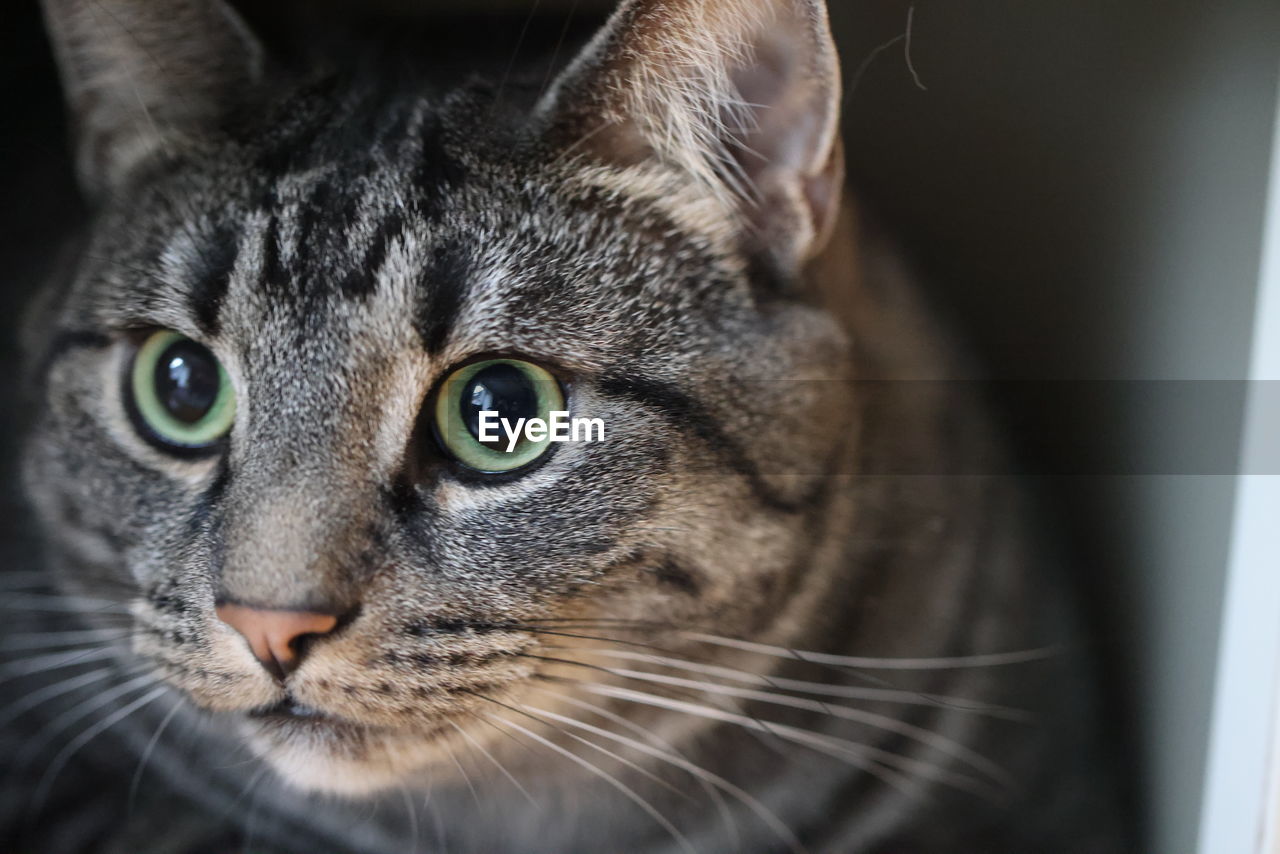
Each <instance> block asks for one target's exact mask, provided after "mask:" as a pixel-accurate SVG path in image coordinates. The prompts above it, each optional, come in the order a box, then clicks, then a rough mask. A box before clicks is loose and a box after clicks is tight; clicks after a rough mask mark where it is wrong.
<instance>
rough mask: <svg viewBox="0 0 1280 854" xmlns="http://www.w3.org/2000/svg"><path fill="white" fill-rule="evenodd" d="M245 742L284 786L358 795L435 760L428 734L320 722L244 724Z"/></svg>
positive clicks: (436, 750) (389, 785) (399, 782)
mask: <svg viewBox="0 0 1280 854" xmlns="http://www.w3.org/2000/svg"><path fill="white" fill-rule="evenodd" d="M246 730H247V731H246V733H245V735H246V737H247V740H248V743H249V746H250V747H251V748H252V749H253V751H254V753H256V754H257V755H258V756H259V757H260V758H262V759H263V760H264V761H266V762H267V764H268V765H270V766H271V767H272V768H273V769H274V770H275V772H276V773H277V774H278V775H279V776H280V777H281V778H282V779H283V780H284V781H285V782H286V783H288V784H289V785H292V786H294V787H296V788H298V789H301V790H304V791H308V792H318V793H324V794H330V795H340V796H346V797H352V798H358V797H363V796H368V795H372V794H375V793H377V792H380V791H383V790H386V789H393V788H397V787H400V786H403V785H404V784H405V783H406V782H407V781H409V780H411V779H412V778H413V777H415V776H416V775H417V774H419V773H420V772H421V771H422V770H423V769H424V768H426V767H427V766H429V765H432V764H434V763H435V762H436V761H438V760H439V758H440V746H439V745H438V744H437V743H436V739H435V738H434V737H432V735H430V734H423V733H419V732H412V733H411V732H408V731H405V730H392V729H384V728H374V727H362V726H358V725H355V724H345V723H331V722H327V721H323V720H316V721H305V720H304V721H297V722H287V723H282V722H279V721H262V720H252V719H251V720H249V721H247V722H246Z"/></svg>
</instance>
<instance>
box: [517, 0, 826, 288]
mask: <svg viewBox="0 0 1280 854" xmlns="http://www.w3.org/2000/svg"><path fill="white" fill-rule="evenodd" d="M839 104H840V70H839V61H838V59H837V56H836V49H835V45H834V43H833V41H832V38H831V31H830V26H829V23H828V20H827V10H826V4H825V2H824V0H627V2H624V3H623V4H622V6H621V8H619V9H618V10H617V12H616V13H615V14H614V15H613V17H612V18H611V19H610V21H609V23H608V24H607V25H606V27H605V28H604V30H603V31H602V32H600V33H599V34H598V35H597V36H596V38H595V39H594V40H593V41H592V42H591V43H590V44H589V45H588V46H587V48H586V49H585V51H584V52H583V53H582V54H581V55H580V56H579V57H578V58H577V59H576V60H575V61H574V62H573V63H572V64H571V65H570V66H569V68H568V69H567V70H566V71H565V72H564V74H563V75H561V77H560V79H559V80H558V81H557V82H556V84H555V86H554V87H553V88H552V89H551V90H550V91H549V92H548V95H547V96H546V97H545V98H544V100H543V103H542V104H541V105H540V110H541V114H542V116H543V117H544V119H546V120H548V121H549V122H550V123H551V127H552V128H553V131H552V132H553V133H556V134H558V135H559V136H560V137H561V138H562V139H563V141H564V142H565V144H567V145H573V146H574V147H575V150H583V149H585V150H588V151H590V152H591V153H592V155H593V156H596V157H600V158H603V159H605V160H607V161H609V162H613V163H619V164H634V163H638V162H642V161H644V160H645V159H649V158H657V159H659V160H661V161H664V162H666V163H668V164H671V165H674V166H675V167H677V168H679V169H682V170H684V171H685V172H687V173H688V175H689V176H690V177H691V178H692V179H695V180H697V181H699V182H701V183H702V184H704V185H705V186H706V187H707V188H708V190H709V191H711V192H714V193H716V194H718V195H720V196H721V197H722V198H724V199H726V201H728V202H729V203H731V204H733V205H735V206H736V207H737V209H738V211H740V213H741V215H742V217H743V221H744V222H745V224H746V225H747V226H748V227H749V228H751V229H752V230H753V231H754V232H755V233H756V234H758V235H759V236H760V237H761V238H762V239H763V240H764V241H765V243H766V245H767V246H768V248H769V249H770V250H772V251H773V252H774V253H775V255H776V257H777V258H778V260H780V261H781V262H783V263H784V264H787V265H790V266H792V267H795V266H798V265H799V264H800V263H802V262H803V261H805V260H806V259H807V258H809V257H811V256H813V255H814V254H816V253H817V252H818V250H820V249H821V248H822V246H823V244H824V243H825V241H826V239H827V236H828V235H829V233H830V230H831V227H832V225H833V223H834V220H835V218H836V215H837V209H838V207H839V200H840V192H841V187H842V183H843V172H844V169H843V166H844V164H843V158H842V150H841V144H840V138H839V131H838V124H839Z"/></svg>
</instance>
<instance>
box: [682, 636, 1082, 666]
mask: <svg viewBox="0 0 1280 854" xmlns="http://www.w3.org/2000/svg"><path fill="white" fill-rule="evenodd" d="M679 634H680V635H682V636H684V637H686V638H688V639H689V640H694V641H698V642H699V643H707V644H714V645H716V646H725V647H730V648H732V649H740V650H744V651H746V652H755V653H759V654H761V655H769V656H773V657H774V658H792V659H795V660H797V661H806V662H809V663H811V664H828V665H832V666H835V667H854V668H866V669H868V670H959V669H963V668H968V667H1003V666H1005V665H1010V664H1025V663H1027V662H1031V661H1043V660H1044V659H1046V658H1052V657H1053V656H1055V655H1061V654H1062V648H1061V647H1059V646H1048V647H1038V648H1036V649H1023V650H1015V651H1013V652H995V653H987V654H985V655H961V656H953V657H948V658H868V657H861V656H851V655H832V654H831V653H826V652H809V651H805V650H798V649H788V648H787V647H783V646H773V645H771V644H765V643H756V642H755V641H744V640H738V639H737V638H724V637H719V636H717V635H708V634H703V633H701V632H679Z"/></svg>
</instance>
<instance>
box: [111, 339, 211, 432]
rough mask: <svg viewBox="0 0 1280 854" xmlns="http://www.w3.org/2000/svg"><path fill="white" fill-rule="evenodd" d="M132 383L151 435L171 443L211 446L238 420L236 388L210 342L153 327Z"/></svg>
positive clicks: (141, 418) (139, 412) (143, 422)
mask: <svg viewBox="0 0 1280 854" xmlns="http://www.w3.org/2000/svg"><path fill="white" fill-rule="evenodd" d="M129 384H130V398H131V400H132V403H133V408H134V410H135V413H136V415H137V418H138V420H139V421H140V422H141V426H142V427H143V428H144V429H145V432H146V433H147V434H148V438H151V439H153V440H154V441H156V442H159V443H160V444H162V445H165V446H167V447H170V448H173V449H177V450H198V449H204V448H209V447H211V446H213V445H214V444H216V443H217V442H218V440H220V439H221V438H223V437H224V436H226V435H227V433H228V432H229V431H230V430H231V424H232V422H233V421H234V420H235V414H236V397H235V391H234V390H233V389H232V387H231V380H230V378H229V377H228V376H227V372H226V370H225V369H224V368H223V367H222V363H221V362H219V361H218V358H217V357H216V356H214V355H213V353H212V352H211V351H210V350H209V348H208V347H205V346H204V345H203V344H199V343H197V342H195V341H192V340H191V339H190V338H188V337H186V336H185V335H181V334H179V333H177V332H171V331H167V330H165V331H160V332H154V333H152V334H151V335H150V336H148V337H147V339H146V340H145V341H143V342H142V346H141V347H139V348H138V352H137V353H136V354H135V355H134V357H133V367H132V369H131V370H130V372H129Z"/></svg>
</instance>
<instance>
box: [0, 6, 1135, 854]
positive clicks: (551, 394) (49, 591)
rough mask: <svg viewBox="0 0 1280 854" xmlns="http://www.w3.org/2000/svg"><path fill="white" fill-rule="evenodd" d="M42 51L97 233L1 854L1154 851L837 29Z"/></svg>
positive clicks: (29, 469)
mask: <svg viewBox="0 0 1280 854" xmlns="http://www.w3.org/2000/svg"><path fill="white" fill-rule="evenodd" d="M44 11H45V17H46V21H47V25H48V29H49V32H50V34H51V38H52V42H53V45H54V49H55V53H56V56H57V59H58V62H59V65H60V68H61V71H62V75H63V82H64V87H65V91H66V95H67V99H68V101H69V104H70V110H71V116H72V119H73V124H74V130H75V153H76V158H75V159H76V166H77V169H78V174H79V177H80V180H81V184H82V187H83V188H84V191H85V193H86V195H87V197H88V198H89V199H90V200H91V203H92V209H93V215H92V220H91V223H90V224H89V227H88V228H87V232H86V233H85V234H83V235H81V236H80V237H79V238H78V239H77V240H76V241H74V242H73V244H72V245H71V246H70V248H69V249H68V251H67V255H66V259H65V263H64V264H63V266H62V268H61V270H60V272H59V274H58V275H57V276H55V277H54V281H52V282H51V283H50V285H49V286H48V287H47V288H46V289H44V290H43V291H42V294H41V297H40V299H39V300H38V302H37V304H36V306H35V307H34V308H33V310H32V313H31V320H30V324H29V334H28V336H27V341H26V346H27V352H28V363H29V369H30V383H31V388H32V390H33V393H34V395H35V396H36V399H37V404H38V405H37V406H36V407H35V409H34V411H33V416H32V418H33V421H34V423H33V426H32V429H31V431H30V438H29V441H28V444H27V446H26V452H25V455H24V462H23V464H24V469H25V483H26V488H27V492H28V494H29V497H30V500H31V503H32V506H33V507H34V508H35V511H36V515H37V516H38V518H39V521H40V525H41V531H42V532H43V542H44V548H43V554H42V557H41V563H40V564H39V565H38V569H37V568H36V567H27V568H25V569H21V568H19V569H11V570H8V571H6V574H5V575H4V576H3V578H4V580H3V582H2V583H3V584H4V585H5V591H6V592H5V594H4V595H5V597H6V598H7V601H8V603H9V611H8V613H9V614H10V616H9V617H7V619H6V623H7V625H6V628H5V633H6V636H5V638H4V640H0V648H2V649H4V650H5V653H4V654H5V657H6V661H5V663H4V665H3V667H4V670H3V672H2V673H0V679H3V680H4V681H3V683H2V684H4V685H5V686H6V687H5V690H6V692H7V694H6V697H5V705H4V707H3V708H0V723H2V724H3V726H4V730H3V735H2V736H0V749H3V751H4V753H5V755H6V756H8V757H9V760H8V761H7V762H6V767H5V768H4V770H3V772H2V774H3V778H4V782H3V801H0V807H2V808H3V816H2V817H0V820H2V821H3V825H2V827H3V839H4V842H3V843H2V844H0V847H3V850H5V851H14V852H26V851H31V852H49V854H72V852H79V851H86V852H87V851H93V852H131V854H137V852H147V853H148V854H164V852H184V854H196V852H207V854H227V852H232V851H245V852H253V854H262V852H275V853H276V854H283V852H308V853H309V852H326V854H345V853H346V852H353V854H354V852H363V853H364V854H372V853H373V852H394V853H395V854H408V852H414V851H420V852H446V851H447V852H531V854H532V852H545V853H546V854H569V852H804V851H808V852H842V853H843V854H854V852H886V854H887V852H894V854H904V852H1090V854H1105V852H1112V851H1120V850H1124V849H1123V844H1122V841H1121V839H1120V836H1119V834H1118V831H1117V822H1116V818H1115V815H1116V809H1115V795H1114V792H1115V786H1114V783H1113V780H1112V774H1111V772H1110V770H1109V769H1108V767H1107V765H1108V763H1107V762H1106V757H1105V754H1106V751H1105V750H1103V749H1102V744H1101V738H1100V736H1099V732H1100V726H1099V713H1098V706H1097V703H1096V700H1095V697H1094V691H1093V688H1092V684H1091V683H1092V677H1091V672H1090V668H1089V666H1088V662H1087V655H1086V654H1084V653H1085V652H1086V651H1087V650H1086V649H1085V645H1084V644H1082V643H1081V634H1080V630H1079V628H1078V620H1077V618H1076V616H1075V611H1074V607H1073V605H1072V593H1071V586H1070V584H1069V583H1068V576H1067V575H1065V574H1064V573H1063V572H1062V571H1061V570H1060V569H1059V568H1058V567H1057V566H1056V565H1055V564H1054V562H1053V561H1052V560H1050V559H1048V558H1047V557H1046V556H1045V554H1044V550H1043V549H1041V548H1039V547H1038V546H1037V545H1036V544H1035V541H1034V538H1033V537H1032V536H1031V535H1030V534H1029V531H1030V530H1031V528H1032V527H1033V525H1032V524H1031V522H1030V521H1029V520H1028V515H1029V514H1028V511H1027V510H1026V506H1025V505H1026V502H1025V501H1023V499H1022V498H1020V497H1019V489H1018V486H1017V484H1016V482H1015V481H1013V480H1012V479H1011V478H1008V477H1001V476H995V475H993V474H989V473H988V474H984V473H983V467H984V466H986V465H988V464H989V463H990V461H992V460H995V459H998V458H999V453H998V451H997V450H993V445H992V444H991V442H990V441H989V439H988V438H987V436H988V431H987V430H986V428H985V427H984V425H983V420H982V418H981V417H980V416H979V415H978V414H976V411H975V407H972V406H970V405H968V404H966V403H964V402H963V401H959V400H958V399H957V397H956V396H955V395H952V394H950V393H949V388H950V387H949V385H948V384H947V383H946V382H945V380H947V379H948V378H950V377H953V376H956V375H957V374H958V373H959V372H958V370H957V369H956V368H955V367H954V365H955V364H956V357H955V356H954V355H952V353H951V351H950V350H949V349H948V347H947V346H946V345H945V343H944V342H943V337H942V336H941V335H940V334H939V332H938V331H937V330H936V329H935V328H933V327H932V326H931V325H930V323H929V322H928V321H927V320H926V319H925V317H924V315H923V314H922V313H921V312H920V310H919V308H918V306H917V304H916V302H917V297H916V296H915V292H914V288H913V285H912V284H911V283H910V281H909V279H908V277H907V276H906V275H905V272H904V268H903V265H902V264H901V263H900V262H899V261H898V260H896V256H895V255H894V253H893V252H892V251H891V250H890V249H889V248H888V243H887V242H886V241H885V240H884V239H882V238H881V237H880V236H878V233H877V231H876V230H875V229H874V228H872V227H870V226H868V225H867V223H866V220H865V218H861V217H859V216H858V215H857V213H856V212H855V210H854V208H853V207H852V206H851V204H850V203H849V202H848V201H847V200H845V199H843V198H842V190H843V183H844V181H843V161H842V147H841V142H840V138H839V134H838V126H839V118H840V116H839V104H840V76H839V69H838V61H837V56H836V52H835V48H834V45H833V42H832V38H831V34H830V32H829V28H828V23H827V17H826V9H825V6H824V4H823V2H822V0H626V2H623V3H622V4H621V6H620V8H618V9H617V10H616V12H615V13H614V14H613V15H612V16H611V17H610V18H609V20H608V21H607V22H606V23H604V25H603V28H602V29H601V30H600V31H599V32H598V33H597V34H596V35H595V36H594V37H593V38H590V39H589V40H588V41H587V42H586V44H585V45H584V46H582V47H581V49H580V50H579V52H578V53H577V55H576V57H573V58H571V59H570V60H569V61H567V62H565V63H556V65H557V70H556V72H555V74H554V75H545V74H543V73H542V68H543V67H542V66H538V67H536V68H533V69H531V70H529V71H528V72H521V70H520V69H519V68H515V69H512V68H510V67H509V65H508V61H509V58H510V57H509V54H503V55H494V56H492V57H485V56H482V55H480V54H479V53H478V54H476V55H475V56H474V63H473V64H474V66H475V67H474V68H473V69H472V71H473V72H475V73H474V74H471V73H468V74H457V73H455V72H454V71H453V70H451V69H453V66H454V64H453V63H445V62H443V61H441V62H437V61H435V56H434V53H433V51H434V50H435V49H436V47H438V46H439V44H440V43H442V42H447V41H448V39H449V36H448V34H446V35H445V37H444V38H443V39H437V41H436V42H433V43H431V44H429V43H428V42H427V41H423V42H417V41H415V38H414V37H412V36H410V35H406V34H401V35H400V37H398V38H393V37H388V38H387V40H386V41H384V42H382V43H381V44H379V45H375V46H374V47H372V48H370V47H369V46H368V45H367V44H366V43H362V42H360V41H359V40H350V41H349V42H347V43H345V44H344V43H343V42H342V41H341V40H340V39H335V40H334V41H332V42H325V43H324V44H323V47H322V46H321V45H320V43H315V44H313V45H312V48H313V49H312V50H310V51H294V52H292V53H290V52H289V51H281V52H279V53H278V54H277V53H276V52H274V51H273V50H272V48H271V47H269V43H268V42H266V41H263V40H261V39H260V38H259V36H257V35H255V32H254V29H253V28H252V27H250V26H249V25H248V24H247V23H246V21H245V20H244V18H243V17H242V16H241V14H240V13H238V12H237V11H235V10H234V9H233V8H232V7H230V6H227V5H224V3H223V2H220V0H44ZM246 11H248V8H247V5H246ZM432 45H435V47H433V46H432ZM547 47H548V49H549V50H550V48H551V45H548V46H547ZM307 57H310V58H307ZM490 60H491V61H490ZM486 63H487V64H486ZM446 69H450V70H446ZM918 380H931V381H933V382H916V381H918ZM482 412H497V413H499V414H500V415H501V416H503V417H507V418H510V419H512V420H514V419H516V418H526V419H528V418H535V417H543V418H545V417H548V416H549V415H550V413H553V412H566V413H569V415H571V416H575V417H579V416H580V417H590V418H597V419H600V421H601V422H602V423H603V424H604V425H605V426H606V433H605V437H604V440H603V441H594V442H586V441H577V442H574V441H568V442H551V441H548V440H547V439H546V438H544V437H539V436H537V435H532V434H528V435H526V436H525V437H524V438H522V439H520V440H519V441H518V442H515V443H511V444H509V443H506V442H492V441H482V440H481V434H480V431H479V430H478V429H477V425H478V423H479V418H480V413H482ZM975 461H983V462H980V463H979V462H975Z"/></svg>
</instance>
